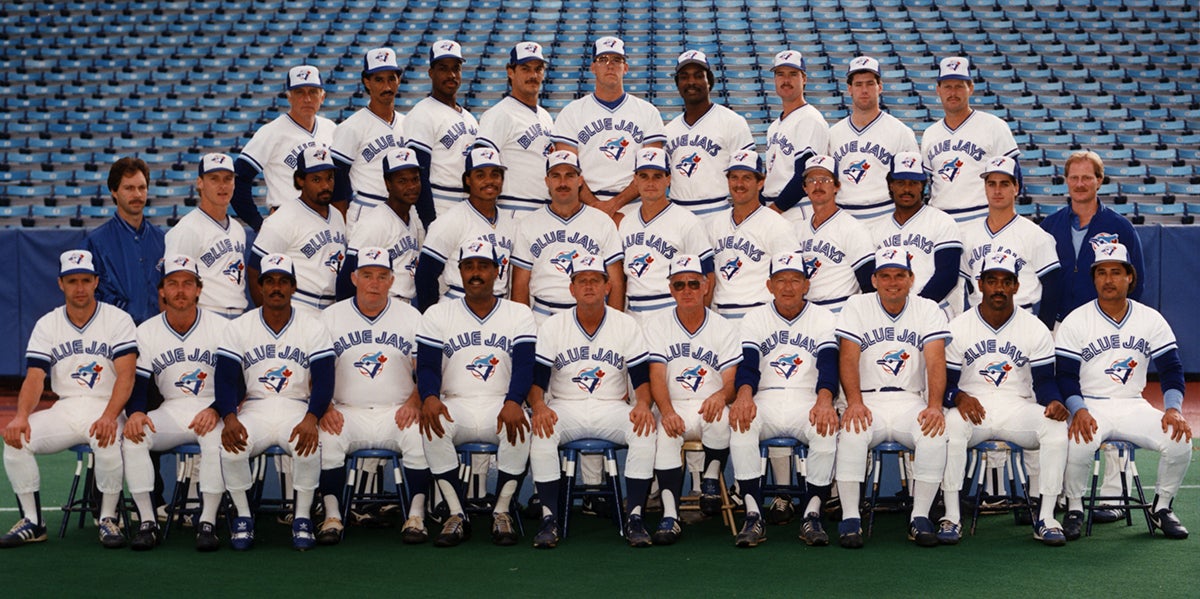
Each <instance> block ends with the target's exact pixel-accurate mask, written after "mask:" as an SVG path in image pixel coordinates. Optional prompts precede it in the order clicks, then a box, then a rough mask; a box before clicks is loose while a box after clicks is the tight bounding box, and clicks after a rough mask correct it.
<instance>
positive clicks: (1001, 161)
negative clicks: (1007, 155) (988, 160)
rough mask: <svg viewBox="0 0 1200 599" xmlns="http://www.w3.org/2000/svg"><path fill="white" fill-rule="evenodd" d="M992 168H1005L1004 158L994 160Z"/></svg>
mask: <svg viewBox="0 0 1200 599" xmlns="http://www.w3.org/2000/svg"><path fill="white" fill-rule="evenodd" d="M991 166H994V167H1000V166H1004V158H995V159H993V160H992V164H991Z"/></svg>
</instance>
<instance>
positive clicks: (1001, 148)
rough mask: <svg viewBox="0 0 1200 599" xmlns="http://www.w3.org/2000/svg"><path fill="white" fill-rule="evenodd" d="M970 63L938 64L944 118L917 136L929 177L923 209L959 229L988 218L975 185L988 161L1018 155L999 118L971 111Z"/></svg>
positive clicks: (948, 61)
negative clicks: (930, 208) (944, 216)
mask: <svg viewBox="0 0 1200 599" xmlns="http://www.w3.org/2000/svg"><path fill="white" fill-rule="evenodd" d="M974 91H975V82H974V81H972V80H971V63H970V61H969V60H967V58H965V57H963V56H951V57H947V58H943V59H942V60H941V62H940V63H938V78H937V94H938V100H940V101H941V103H942V111H943V112H944V113H945V116H943V117H942V118H941V120H939V121H938V122H936V123H934V124H932V125H930V126H929V127H927V128H926V129H925V134H924V135H922V136H921V158H922V160H923V162H924V166H925V172H927V173H929V178H930V181H931V183H930V186H929V205H931V206H934V207H936V208H939V209H941V210H942V211H944V212H945V213H946V214H949V215H950V216H952V217H954V220H955V221H956V222H958V224H959V225H963V226H964V229H963V231H964V234H965V232H966V227H965V225H966V224H967V223H972V222H974V221H976V220H979V219H981V218H983V217H984V216H986V215H987V213H988V198H987V194H986V193H985V192H984V190H983V189H981V188H980V187H979V185H978V183H977V182H976V181H975V177H976V176H977V175H979V176H981V175H982V173H983V171H984V166H985V165H986V164H987V162H988V160H989V159H991V158H993V157H997V156H1004V157H1007V158H1016V157H1017V156H1018V155H1019V154H1020V153H1021V150H1020V149H1019V148H1018V147H1017V142H1016V140H1014V139H1013V134H1012V131H1010V130H1009V128H1008V123H1005V122H1004V120H1002V119H1001V118H1000V117H998V116H996V115H994V114H989V113H986V112H983V111H981V110H975V109H974V108H971V94H972V93H973V92H974Z"/></svg>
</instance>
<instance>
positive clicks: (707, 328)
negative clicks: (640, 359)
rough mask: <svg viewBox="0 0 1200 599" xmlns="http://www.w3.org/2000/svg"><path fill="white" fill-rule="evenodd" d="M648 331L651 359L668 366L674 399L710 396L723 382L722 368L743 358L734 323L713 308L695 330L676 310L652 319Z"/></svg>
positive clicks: (669, 383) (646, 329)
mask: <svg viewBox="0 0 1200 599" xmlns="http://www.w3.org/2000/svg"><path fill="white" fill-rule="evenodd" d="M645 331H646V343H647V345H648V346H649V350H650V360H651V361H652V362H660V363H662V364H665V365H666V367H667V389H668V390H669V391H670V394H671V401H684V400H689V399H707V398H708V397H709V396H711V395H712V394H713V393H716V392H717V391H720V390H721V388H722V387H723V386H724V381H723V380H722V379H721V371H723V370H725V369H726V368H733V367H736V366H737V364H738V363H739V362H741V361H742V348H741V347H740V344H739V339H738V335H737V332H736V330H735V329H734V326H733V325H732V324H731V323H730V322H729V321H728V320H726V319H725V318H724V317H722V316H721V315H719V314H717V313H715V312H713V311H711V310H705V321H704V324H702V325H700V329H699V330H697V331H696V333H695V334H691V333H688V331H687V330H686V329H684V328H683V325H682V324H680V322H679V318H678V316H676V314H675V311H674V310H672V311H671V313H670V316H668V317H664V318H655V319H653V320H652V321H650V322H649V323H648V324H646V325H645Z"/></svg>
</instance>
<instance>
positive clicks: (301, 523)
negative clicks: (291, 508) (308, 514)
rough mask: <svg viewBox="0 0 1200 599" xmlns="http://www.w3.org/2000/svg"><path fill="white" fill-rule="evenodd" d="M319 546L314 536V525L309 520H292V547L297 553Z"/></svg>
mask: <svg viewBox="0 0 1200 599" xmlns="http://www.w3.org/2000/svg"><path fill="white" fill-rule="evenodd" d="M316 546H317V538H316V537H315V536H313V523H312V520H309V519H308V518H292V547H295V548H296V550H297V551H308V550H309V549H312V548H313V547H316Z"/></svg>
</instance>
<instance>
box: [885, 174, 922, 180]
mask: <svg viewBox="0 0 1200 599" xmlns="http://www.w3.org/2000/svg"><path fill="white" fill-rule="evenodd" d="M892 179H900V180H903V181H928V180H929V177H927V176H926V175H925V174H924V173H921V174H917V173H892Z"/></svg>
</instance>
